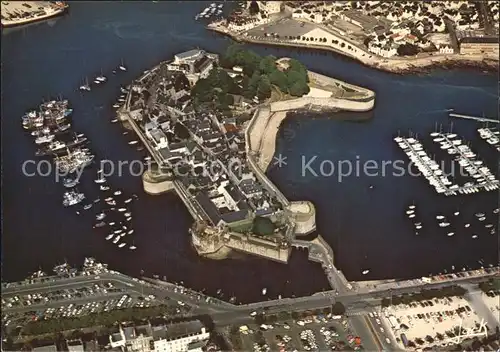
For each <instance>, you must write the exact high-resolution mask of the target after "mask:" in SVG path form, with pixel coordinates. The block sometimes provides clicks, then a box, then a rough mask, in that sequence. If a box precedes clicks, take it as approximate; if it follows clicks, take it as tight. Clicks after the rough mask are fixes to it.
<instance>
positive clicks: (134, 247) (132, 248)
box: [129, 245, 137, 250]
mask: <svg viewBox="0 0 500 352" xmlns="http://www.w3.org/2000/svg"><path fill="white" fill-rule="evenodd" d="M129 248H130V249H131V250H134V249H137V247H136V246H134V245H131V246H130V247H129Z"/></svg>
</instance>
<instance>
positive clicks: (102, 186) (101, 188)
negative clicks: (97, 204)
mask: <svg viewBox="0 0 500 352" xmlns="http://www.w3.org/2000/svg"><path fill="white" fill-rule="evenodd" d="M99 189H100V190H101V191H107V190H108V189H109V186H105V185H101V186H99Z"/></svg>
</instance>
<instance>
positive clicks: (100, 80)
mask: <svg viewBox="0 0 500 352" xmlns="http://www.w3.org/2000/svg"><path fill="white" fill-rule="evenodd" d="M95 80H96V81H98V82H99V83H104V82H106V81H107V80H108V79H107V78H106V76H104V75H103V73H102V70H101V74H100V75H99V76H97V77H96V78H95Z"/></svg>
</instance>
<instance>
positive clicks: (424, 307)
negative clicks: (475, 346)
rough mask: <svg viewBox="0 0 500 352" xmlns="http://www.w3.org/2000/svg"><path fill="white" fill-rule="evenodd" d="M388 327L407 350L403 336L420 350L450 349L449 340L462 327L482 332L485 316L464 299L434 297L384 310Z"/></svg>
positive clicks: (385, 322) (385, 323) (384, 317)
mask: <svg viewBox="0 0 500 352" xmlns="http://www.w3.org/2000/svg"><path fill="white" fill-rule="evenodd" d="M383 319H384V325H386V326H390V327H392V332H393V333H394V338H395V339H396V341H397V342H398V343H399V344H400V345H401V347H403V345H402V341H401V334H403V333H404V335H405V337H406V338H407V340H408V341H411V342H413V343H415V344H416V345H417V346H419V347H429V346H436V345H437V346H447V345H450V344H453V343H451V342H448V341H447V340H448V339H450V338H452V337H454V336H455V335H456V333H457V330H458V327H459V325H460V321H462V328H463V329H466V330H467V331H470V332H479V327H480V322H481V320H482V317H480V316H478V315H477V314H476V313H475V312H474V311H473V309H472V308H471V307H470V306H469V302H468V301H467V300H465V299H464V298H461V297H446V298H434V299H430V300H425V301H421V302H412V303H410V304H407V305H405V304H400V305H397V306H391V307H388V308H383Z"/></svg>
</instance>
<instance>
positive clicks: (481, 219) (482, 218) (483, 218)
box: [478, 216, 486, 221]
mask: <svg viewBox="0 0 500 352" xmlns="http://www.w3.org/2000/svg"><path fill="white" fill-rule="evenodd" d="M478 220H479V221H484V220H486V218H485V217H484V216H483V217H480V218H479V219H478Z"/></svg>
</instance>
